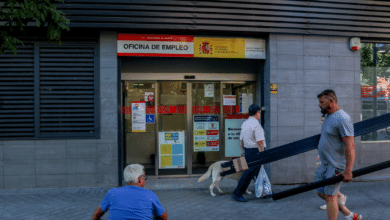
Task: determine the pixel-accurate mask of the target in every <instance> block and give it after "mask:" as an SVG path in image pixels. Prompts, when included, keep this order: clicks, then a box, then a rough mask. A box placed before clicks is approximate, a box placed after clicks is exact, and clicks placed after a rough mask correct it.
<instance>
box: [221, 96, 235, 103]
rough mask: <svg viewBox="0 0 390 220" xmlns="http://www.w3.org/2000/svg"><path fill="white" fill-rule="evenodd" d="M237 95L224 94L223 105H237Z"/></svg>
mask: <svg viewBox="0 0 390 220" xmlns="http://www.w3.org/2000/svg"><path fill="white" fill-rule="evenodd" d="M236 99H237V98H236V95H224V96H223V105H236Z"/></svg>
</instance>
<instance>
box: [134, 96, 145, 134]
mask: <svg viewBox="0 0 390 220" xmlns="http://www.w3.org/2000/svg"><path fill="white" fill-rule="evenodd" d="M131 109H132V111H131V119H132V120H131V121H132V125H131V130H132V132H146V112H145V101H133V102H131Z"/></svg>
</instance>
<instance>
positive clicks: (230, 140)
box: [225, 114, 249, 157]
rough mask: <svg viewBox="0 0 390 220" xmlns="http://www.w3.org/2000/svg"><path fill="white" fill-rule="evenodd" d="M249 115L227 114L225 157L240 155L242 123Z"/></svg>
mask: <svg viewBox="0 0 390 220" xmlns="http://www.w3.org/2000/svg"><path fill="white" fill-rule="evenodd" d="M248 117H249V115H241V114H238V115H237V114H235V115H226V116H225V157H240V156H241V154H242V152H241V149H240V134H241V125H242V123H244V121H245V120H246V119H247V118H248Z"/></svg>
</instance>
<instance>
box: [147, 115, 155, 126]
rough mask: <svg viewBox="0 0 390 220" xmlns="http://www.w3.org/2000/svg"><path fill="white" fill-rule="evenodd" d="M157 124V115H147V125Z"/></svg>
mask: <svg viewBox="0 0 390 220" xmlns="http://www.w3.org/2000/svg"><path fill="white" fill-rule="evenodd" d="M155 122H156V120H155V115H153V114H148V115H146V124H154V123H155Z"/></svg>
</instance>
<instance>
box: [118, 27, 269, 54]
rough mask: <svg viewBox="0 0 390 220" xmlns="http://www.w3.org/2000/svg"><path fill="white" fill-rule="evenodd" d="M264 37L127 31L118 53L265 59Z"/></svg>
mask: <svg viewBox="0 0 390 220" xmlns="http://www.w3.org/2000/svg"><path fill="white" fill-rule="evenodd" d="M265 51H266V46H265V40H264V39H257V38H256V39H255V38H220V37H195V36H190V35H156V34H124V33H119V34H118V37H117V55H118V56H144V57H198V58H239V59H265V54H266V52H265Z"/></svg>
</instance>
